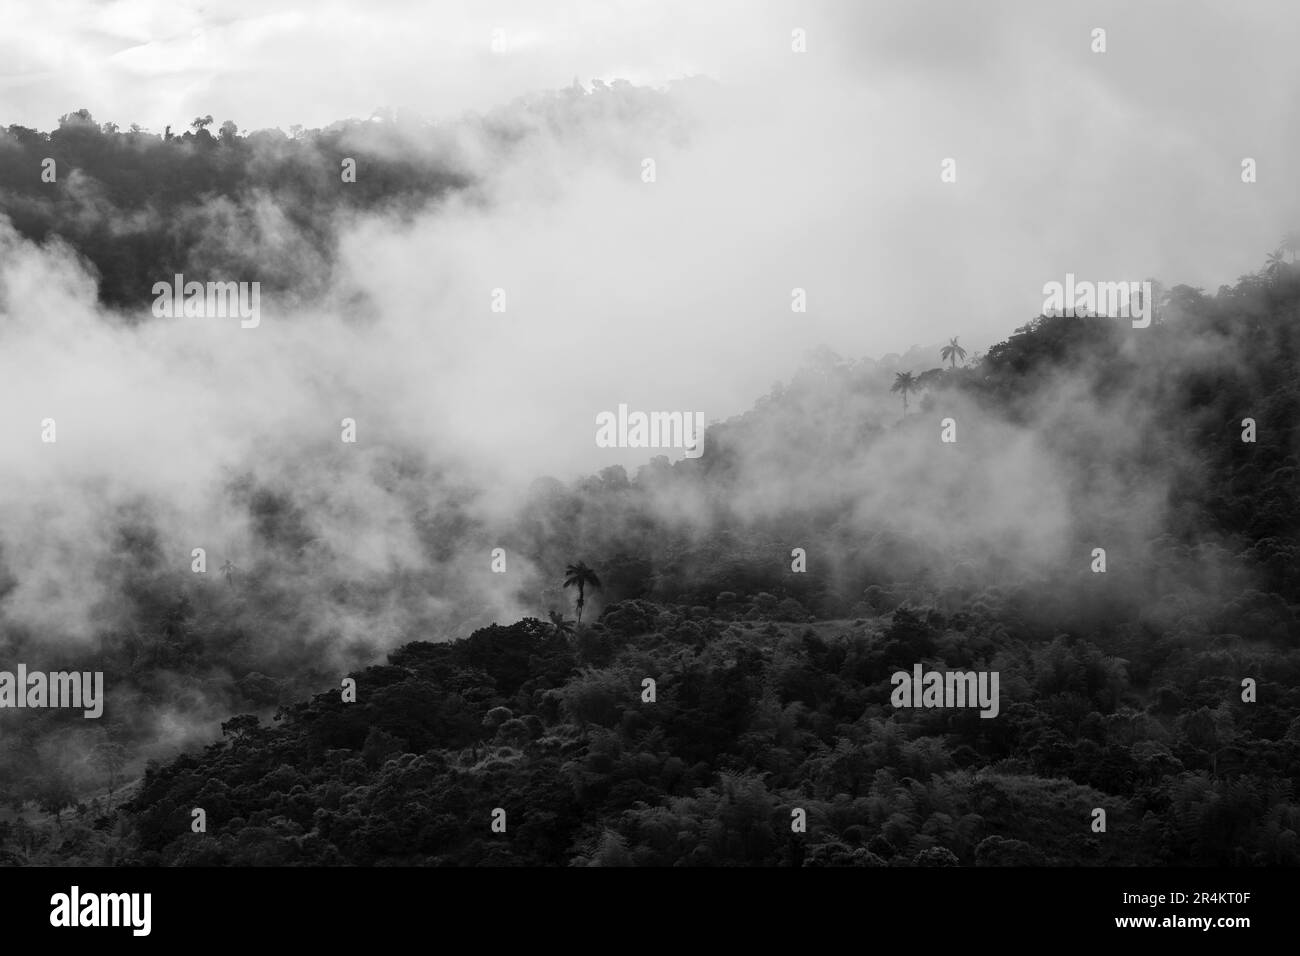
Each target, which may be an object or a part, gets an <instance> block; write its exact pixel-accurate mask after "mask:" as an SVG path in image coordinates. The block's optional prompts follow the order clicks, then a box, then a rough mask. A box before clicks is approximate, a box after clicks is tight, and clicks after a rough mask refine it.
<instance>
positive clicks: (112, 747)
mask: <svg viewBox="0 0 1300 956" xmlns="http://www.w3.org/2000/svg"><path fill="white" fill-rule="evenodd" d="M91 759H92V760H93V761H94V763H95V766H97V767H99V769H101V770H103V771H104V772H105V774H107V775H108V799H107V802H106V806H105V810H112V809H113V789H114V787H116V785H117V775H118V774H119V773H121V771H122V767H123V766H125V765H126V748H125V747H123V746H122V745H121V744H118V743H112V742H108V741H105V742H104V743H101V744H98V745H96V747H95V749H94V750H93V751H92V752H91Z"/></svg>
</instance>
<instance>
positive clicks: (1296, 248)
mask: <svg viewBox="0 0 1300 956" xmlns="http://www.w3.org/2000/svg"><path fill="white" fill-rule="evenodd" d="M1282 248H1283V249H1285V250H1286V251H1287V252H1289V253H1291V261H1292V262H1295V254H1296V253H1297V252H1300V229H1292V230H1291V231H1290V232H1288V233H1287V234H1286V235H1285V236H1283V237H1282Z"/></svg>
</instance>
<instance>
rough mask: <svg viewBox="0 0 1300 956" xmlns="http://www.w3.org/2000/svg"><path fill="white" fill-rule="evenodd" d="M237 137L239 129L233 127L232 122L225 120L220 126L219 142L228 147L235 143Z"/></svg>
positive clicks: (233, 122) (233, 123)
mask: <svg viewBox="0 0 1300 956" xmlns="http://www.w3.org/2000/svg"><path fill="white" fill-rule="evenodd" d="M237 135H239V127H238V126H236V125H235V121H234V120H226V121H225V122H224V123H222V124H221V142H223V143H225V144H226V145H227V146H230V145H232V144H233V143H234V142H235V137H236V136H237Z"/></svg>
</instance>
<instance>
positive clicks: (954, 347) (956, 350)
mask: <svg viewBox="0 0 1300 956" xmlns="http://www.w3.org/2000/svg"><path fill="white" fill-rule="evenodd" d="M957 338H958V337H957V336H955V335H954V336H953V337H952V338H950V339H949V340H948V344H947V345H945V346H944V347H943V348H942V349H940V350H939V361H941V362H945V361H946V362H947V363H948V367H949V368H956V367H957V360H958V359H961V361H962V364H963V365H965V364H966V350H965V349H964V348H962V347H961V346H960V345H958V344H957Z"/></svg>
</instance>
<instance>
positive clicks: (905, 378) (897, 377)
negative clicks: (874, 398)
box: [889, 372, 916, 415]
mask: <svg viewBox="0 0 1300 956" xmlns="http://www.w3.org/2000/svg"><path fill="white" fill-rule="evenodd" d="M889 390H890V391H891V392H902V394H903V414H904V415H906V414H907V393H908V392H914V391H916V377H915V376H913V375H912V373H911V372H895V373H894V384H893V385H891V386H890V387H889Z"/></svg>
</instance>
